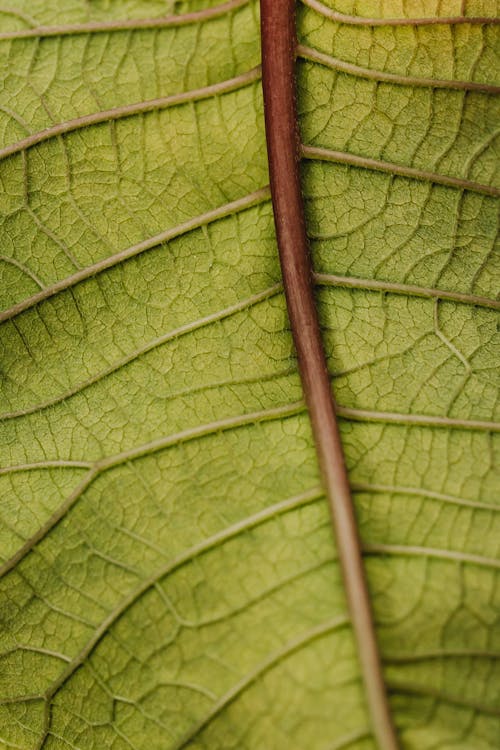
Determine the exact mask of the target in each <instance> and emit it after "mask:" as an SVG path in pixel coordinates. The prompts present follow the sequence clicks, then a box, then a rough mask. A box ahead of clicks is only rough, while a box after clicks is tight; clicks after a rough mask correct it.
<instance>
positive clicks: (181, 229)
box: [0, 186, 270, 323]
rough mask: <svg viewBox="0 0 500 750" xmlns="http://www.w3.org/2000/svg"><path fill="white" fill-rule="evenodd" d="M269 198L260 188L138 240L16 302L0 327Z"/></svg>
mask: <svg viewBox="0 0 500 750" xmlns="http://www.w3.org/2000/svg"><path fill="white" fill-rule="evenodd" d="M269 197H270V191H269V187H267V186H266V187H263V188H261V189H260V190H256V191H255V192H254V193H250V194H248V195H245V196H244V197H243V198H238V199H237V200H235V201H231V202H230V203H226V204H224V205H223V206H220V207H218V208H213V209H211V210H210V211H206V212H205V213H203V214H200V215H199V216H195V217H194V218H192V219H188V221H185V222H182V223H181V224H178V225H177V226H175V227H172V228H171V229H166V230H165V231H164V232H160V234H156V235H154V236H153V237H148V238H147V239H145V240H142V242H138V243H137V244H136V245H132V247H128V248H126V249H125V250H120V251H119V252H118V253H115V254H113V255H110V256H109V257H107V258H103V259H102V260H99V261H97V262H96V263H93V264H92V265H91V266H87V267H86V268H82V269H81V270H79V271H75V273H73V274H71V275H70V276H66V278H64V279H60V280H59V281H56V282H55V283H54V284H51V285H50V286H47V287H45V288H44V289H43V290H41V291H40V292H37V293H36V294H33V295H32V296H31V297H27V298H26V299H24V300H22V301H21V302H18V303H17V304H15V305H13V306H12V307H10V308H9V309H8V310H4V311H3V312H0V323H2V322H3V321H5V320H10V319H11V318H14V317H16V316H17V315H19V314H20V313H22V312H24V311H25V310H28V309H29V308H30V307H34V306H35V305H37V304H38V303H39V302H43V300H46V299H48V298H49V297H53V296H54V295H55V294H57V293H58V292H62V291H64V290H65V289H69V288H70V287H73V286H76V284H79V283H80V282H81V281H85V279H88V278H90V277H91V276H96V275H97V274H99V273H102V271H105V270H106V269H107V268H112V267H113V266H116V265H118V264H119V263H123V262H124V261H126V260H128V259H129V258H133V257H135V256H136V255H140V254H141V253H143V252H145V251H146V250H151V249H152V248H154V247H157V246H158V245H161V244H162V243H164V242H168V241H169V240H173V239H175V238H176V237H180V236H181V235H183V234H186V233H187V232H191V231H193V230H194V229H199V228H200V227H203V226H206V225H207V224H210V223H211V222H213V221H217V220H219V219H224V218H226V217H227V216H230V215H232V214H235V213H238V212H239V211H242V210H245V209H247V208H252V207H253V206H256V205H258V204H260V203H263V202H264V201H266V200H268V199H269Z"/></svg>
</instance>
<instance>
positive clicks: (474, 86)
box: [297, 44, 500, 94]
mask: <svg viewBox="0 0 500 750" xmlns="http://www.w3.org/2000/svg"><path fill="white" fill-rule="evenodd" d="M297 53H298V55H299V56H300V57H302V58H304V59H305V60H310V61H311V62H315V63H319V64H320V65H323V66H324V67H326V68H330V69H331V70H336V71H340V72H342V73H348V74H349V75H352V76H356V77H358V78H367V79H369V80H372V81H377V82H382V83H394V84H397V85H400V86H420V87H424V88H433V89H458V90H461V91H484V92H485V93H488V94H498V93H500V86H494V85H493V84H489V83H481V82H479V81H459V80H453V79H449V80H443V79H440V78H421V77H419V76H408V75H399V74H396V73H386V72H385V71H382V70H372V69H371V68H363V67H360V66H359V65H354V64H353V63H349V62H346V61H345V60H339V59H338V58H336V57H331V56H330V55H327V54H325V53H324V52H320V51H319V50H316V49H313V48H312V47H306V46H305V45H303V44H299V45H298V47H297Z"/></svg>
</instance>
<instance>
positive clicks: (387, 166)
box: [302, 145, 500, 197]
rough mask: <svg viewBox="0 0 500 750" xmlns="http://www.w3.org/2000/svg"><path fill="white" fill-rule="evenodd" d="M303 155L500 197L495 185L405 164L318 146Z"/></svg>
mask: <svg viewBox="0 0 500 750" xmlns="http://www.w3.org/2000/svg"><path fill="white" fill-rule="evenodd" d="M302 155H303V156H304V158H306V159H317V160H319V161H327V162H333V163H335V164H349V165H350V166H352V167H361V168H362V169H374V170H376V171H378V172H388V173H389V174H392V175H398V176H400V177H409V178H410V179H414V180H423V181H424V182H433V183H435V184H437V185H445V186H446V187H453V188H459V189H460V190H470V191H472V192H475V193H484V194H485V195H493V196H496V197H499V196H500V189H499V188H496V187H494V186H493V185H483V184H481V183H479V182H473V181H472V180H466V179H463V178H461V177H451V176H449V175H444V174H438V173H437V172H428V171H427V170H425V169H417V168H416V167H407V166H405V165H403V164H394V163H392V162H388V161H381V160H379V159H371V158H370V157H368V156H358V155H357V154H350V153H348V152H346V151H333V150H331V149H328V148H319V147H318V146H307V145H303V146H302Z"/></svg>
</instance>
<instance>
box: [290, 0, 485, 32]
mask: <svg viewBox="0 0 500 750" xmlns="http://www.w3.org/2000/svg"><path fill="white" fill-rule="evenodd" d="M301 2H302V3H303V5H306V6H308V7H309V8H311V9H312V10H315V11H316V12H317V13H319V14H320V15H322V16H324V17H325V18H329V19H330V20H331V21H335V22H336V23H345V24H348V25H350V26H433V25H439V24H443V25H447V26H448V25H452V26H453V25H457V24H472V25H475V26H477V25H480V26H482V25H484V24H498V23H500V19H498V18H492V17H491V16H435V17H427V18H418V17H415V18H367V17H363V16H350V15H347V14H346V13H339V12H338V11H336V10H332V9H331V8H328V7H327V6H326V5H323V3H320V2H318V0H301Z"/></svg>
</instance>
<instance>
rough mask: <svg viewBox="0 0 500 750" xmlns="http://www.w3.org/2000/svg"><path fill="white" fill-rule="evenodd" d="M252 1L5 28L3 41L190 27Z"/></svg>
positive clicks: (240, 0)
mask: <svg viewBox="0 0 500 750" xmlns="http://www.w3.org/2000/svg"><path fill="white" fill-rule="evenodd" d="M250 1H251V0H229V2H226V3H221V4H220V5H215V6H213V7H212V8H205V9H203V10H198V11H194V12H192V13H180V14H178V15H170V16H159V17H158V18H135V19H131V20H125V21H93V22H89V23H74V24H61V25H57V26H35V27H33V28H29V29H19V30H16V31H4V32H3V33H1V34H0V41H1V40H7V39H32V38H37V39H38V38H43V37H50V36H68V35H71V34H96V33H102V32H105V33H109V32H112V31H138V30H140V29H165V28H176V27H178V26H187V25H189V24H194V23H201V22H204V21H210V20H211V19H213V18H220V16H224V15H226V14H227V13H230V12H231V11H233V10H236V9H237V8H241V7H243V6H245V5H248V4H249V3H250Z"/></svg>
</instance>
